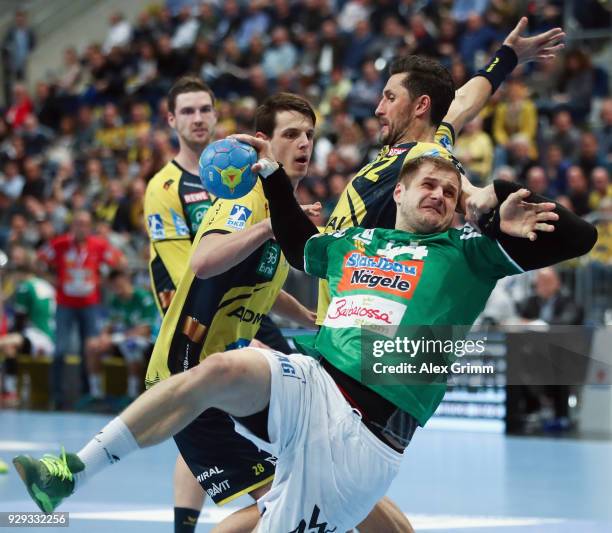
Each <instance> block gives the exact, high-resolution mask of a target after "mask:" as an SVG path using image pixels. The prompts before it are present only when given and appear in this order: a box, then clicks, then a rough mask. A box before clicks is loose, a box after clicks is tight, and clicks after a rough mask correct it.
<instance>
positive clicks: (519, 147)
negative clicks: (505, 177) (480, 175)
mask: <svg viewBox="0 0 612 533" xmlns="http://www.w3.org/2000/svg"><path fill="white" fill-rule="evenodd" d="M498 148H499V147H498ZM501 153H502V154H503V153H504V152H503V151H502V152H501ZM505 159H506V161H507V163H508V164H509V165H510V166H512V167H514V170H515V171H516V173H517V175H518V180H519V181H520V182H521V183H525V179H526V177H527V171H528V170H529V169H530V168H531V167H532V166H534V165H536V164H537V161H536V159H535V158H534V157H533V155H532V143H531V140H530V139H529V137H527V136H526V135H524V134H522V133H515V134H514V135H513V136H512V137H510V140H509V142H508V145H507V152H506V154H505ZM500 160H502V161H503V158H500Z"/></svg>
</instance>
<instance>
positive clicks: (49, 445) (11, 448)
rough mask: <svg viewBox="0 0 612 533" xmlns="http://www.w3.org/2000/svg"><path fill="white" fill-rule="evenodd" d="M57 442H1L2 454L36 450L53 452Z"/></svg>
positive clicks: (0, 449)
mask: <svg viewBox="0 0 612 533" xmlns="http://www.w3.org/2000/svg"><path fill="white" fill-rule="evenodd" d="M54 448H57V443H56V442H32V441H28V440H0V451H2V452H29V451H36V450H53V449H54Z"/></svg>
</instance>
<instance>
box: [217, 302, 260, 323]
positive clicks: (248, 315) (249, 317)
mask: <svg viewBox="0 0 612 533" xmlns="http://www.w3.org/2000/svg"><path fill="white" fill-rule="evenodd" d="M227 316H228V317H236V318H238V320H240V322H246V323H247V324H259V323H260V322H261V321H262V319H263V317H264V316H266V314H265V313H256V312H255V311H251V310H250V309H248V308H246V307H244V305H241V306H240V307H238V308H236V309H234V310H233V311H230V312H229V313H227Z"/></svg>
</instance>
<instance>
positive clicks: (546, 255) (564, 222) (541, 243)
mask: <svg viewBox="0 0 612 533" xmlns="http://www.w3.org/2000/svg"><path fill="white" fill-rule="evenodd" d="M494 188H495V194H496V196H497V199H498V202H499V203H498V206H499V205H501V204H502V203H503V202H504V201H505V200H506V198H508V196H509V195H510V194H512V193H513V192H516V191H517V190H519V189H522V188H523V187H521V186H520V185H518V184H516V183H510V182H505V181H501V180H495V182H494ZM526 201H527V202H531V203H542V202H552V201H553V200H549V199H548V198H544V197H543V196H540V195H539V194H533V193H532V194H531V196H529V197H528V198H527V199H526ZM555 203H556V202H555ZM555 213H557V215H559V219H558V220H556V221H551V222H550V224H552V225H553V226H555V231H553V232H550V233H547V232H539V233H538V238H537V240H535V241H530V240H529V239H524V238H520V237H511V236H509V235H506V234H505V233H502V232H501V231H500V229H499V222H500V221H499V207H498V208H496V209H495V210H494V211H493V212H492V213H491V214H490V215H488V217H483V218H488V220H489V221H490V222H489V224H486V223H485V224H483V226H482V228H483V233H485V234H486V235H490V236H493V237H494V238H496V239H497V241H498V242H499V243H500V244H501V246H502V248H503V249H504V250H505V251H506V253H507V254H508V255H509V256H510V257H511V258H512V259H513V260H514V261H515V262H516V263H517V264H518V265H519V266H520V267H521V268H522V269H523V270H535V269H538V268H543V267H546V266H550V265H554V264H556V263H560V262H562V261H566V260H568V259H572V258H574V257H579V256H581V255H584V254H586V253H588V252H589V251H590V250H591V249H592V248H593V246H594V245H595V242H596V241H597V230H596V229H595V226H593V225H592V224H589V223H588V222H587V221H585V220H583V219H582V218H580V217H579V216H577V215H576V214H574V213H572V212H571V211H569V210H568V209H566V208H565V207H563V206H562V205H560V204H558V203H556V207H555Z"/></svg>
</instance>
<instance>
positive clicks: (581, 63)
mask: <svg viewBox="0 0 612 533" xmlns="http://www.w3.org/2000/svg"><path fill="white" fill-rule="evenodd" d="M593 81H594V71H593V66H592V64H591V59H590V57H589V56H588V54H586V53H585V52H584V51H582V50H571V51H569V52H568V53H567V54H566V55H565V62H564V65H563V70H562V72H561V76H560V78H559V84H558V86H557V89H558V95H557V98H556V99H557V101H558V102H559V103H561V104H563V105H564V106H567V108H569V110H570V112H571V114H572V118H573V119H574V120H575V121H576V122H577V123H578V124H582V123H583V122H584V121H585V119H586V117H587V116H588V114H589V112H590V111H591V95H592V94H593Z"/></svg>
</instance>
